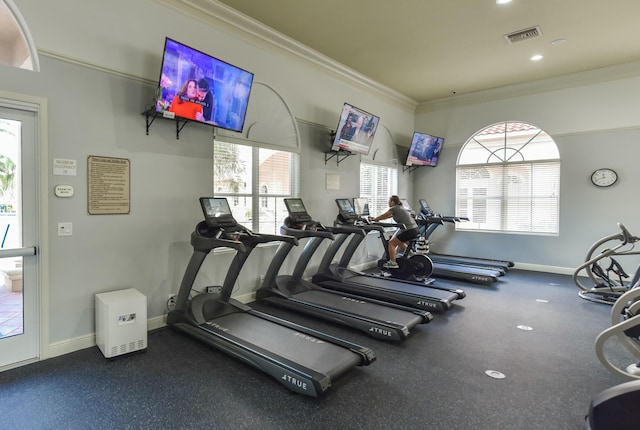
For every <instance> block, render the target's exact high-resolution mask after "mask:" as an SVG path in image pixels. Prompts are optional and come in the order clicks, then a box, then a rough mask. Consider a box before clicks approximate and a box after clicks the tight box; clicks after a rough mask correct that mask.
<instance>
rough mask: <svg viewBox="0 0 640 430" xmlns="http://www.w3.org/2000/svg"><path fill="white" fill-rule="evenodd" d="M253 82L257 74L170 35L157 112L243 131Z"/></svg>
mask: <svg viewBox="0 0 640 430" xmlns="http://www.w3.org/2000/svg"><path fill="white" fill-rule="evenodd" d="M252 84H253V73H251V72H247V71H246V70H243V69H240V68H238V67H236V66H233V65H231V64H229V63H226V62H224V61H222V60H219V59H217V58H215V57H212V56H210V55H207V54H205V53H203V52H200V51H198V50H196V49H193V48H191V47H189V46H187V45H184V44H182V43H180V42H176V41H175V40H172V39H170V38H168V37H167V38H166V39H165V46H164V54H163V57H162V68H161V71H160V78H159V81H158V87H159V93H158V98H157V101H156V112H161V113H163V114H164V115H165V116H172V115H175V117H178V118H182V119H187V120H191V121H198V122H202V123H205V124H209V125H212V126H215V127H220V128H224V129H227V130H232V131H237V132H241V131H242V128H243V127H244V120H245V117H246V114H247V107H248V105H249V95H250V94H251V86H252ZM165 112H167V113H165Z"/></svg>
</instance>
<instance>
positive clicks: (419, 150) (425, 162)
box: [405, 131, 444, 167]
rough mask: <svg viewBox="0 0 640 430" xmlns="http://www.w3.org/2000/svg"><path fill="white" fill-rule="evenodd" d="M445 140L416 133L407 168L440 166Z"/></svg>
mask: <svg viewBox="0 0 640 430" xmlns="http://www.w3.org/2000/svg"><path fill="white" fill-rule="evenodd" d="M443 143H444V139H443V138H442V137H436V136H431V135H430V134H426V133H420V132H417V131H416V132H414V133H413V139H412V140H411V147H410V148H409V154H408V155H407V161H406V162H405V165H406V166H431V167H435V166H436V164H438V158H439V157H440V151H441V150H442V144H443Z"/></svg>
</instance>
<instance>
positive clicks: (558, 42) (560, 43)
mask: <svg viewBox="0 0 640 430" xmlns="http://www.w3.org/2000/svg"><path fill="white" fill-rule="evenodd" d="M566 41H567V39H556V40H552V41H551V44H552V45H562V44H563V43H564V42H566Z"/></svg>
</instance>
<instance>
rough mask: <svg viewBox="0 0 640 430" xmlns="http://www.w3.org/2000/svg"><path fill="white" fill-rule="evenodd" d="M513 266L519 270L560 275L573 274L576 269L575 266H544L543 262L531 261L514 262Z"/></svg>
mask: <svg viewBox="0 0 640 430" xmlns="http://www.w3.org/2000/svg"><path fill="white" fill-rule="evenodd" d="M513 268H514V269H519V270H530V271H532V272H547V273H557V274H559V275H573V272H575V271H576V269H575V267H558V266H544V265H541V264H529V263H514V265H513Z"/></svg>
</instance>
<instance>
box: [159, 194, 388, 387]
mask: <svg viewBox="0 0 640 430" xmlns="http://www.w3.org/2000/svg"><path fill="white" fill-rule="evenodd" d="M200 204H201V207H202V210H203V212H204V215H205V219H206V221H203V222H200V223H199V224H198V225H197V226H196V229H195V231H194V232H193V233H192V234H191V245H192V246H193V255H192V256H191V259H190V261H189V264H188V266H187V268H186V271H185V274H184V277H183V279H182V283H181V285H180V289H179V291H178V296H177V298H176V305H175V308H174V309H173V310H172V311H170V312H169V314H168V315H167V325H168V326H170V327H172V328H174V329H176V330H178V331H181V332H184V333H186V334H188V335H190V336H193V337H194V338H196V339H198V340H200V341H202V342H205V343H207V344H209V345H211V346H213V347H214V348H217V349H219V350H222V351H224V352H226V353H228V354H229V355H231V356H233V357H235V358H238V359H240V360H242V361H244V362H245V363H247V364H249V365H251V366H253V367H255V368H257V369H260V370H262V371H263V372H265V373H267V374H268V375H270V376H272V377H273V378H275V379H276V380H277V381H278V382H280V383H281V384H282V385H284V386H285V387H286V388H288V389H289V390H291V391H293V392H296V393H300V394H303V395H307V396H310V397H318V396H320V395H321V394H322V393H324V392H326V391H327V390H328V389H329V388H330V387H331V384H332V381H334V380H335V379H336V378H339V377H340V376H341V375H343V374H345V373H346V372H348V371H349V370H351V369H352V368H353V367H355V366H366V365H369V364H371V363H372V362H373V361H374V360H375V358H376V357H375V354H374V353H373V351H371V350H370V349H369V348H366V347H363V346H360V345H356V344H354V343H351V342H348V341H346V340H342V339H340V338H337V337H333V336H330V335H328V334H325V333H322V332H319V331H316V330H313V329H310V328H307V327H304V326H301V325H299V324H295V323H292V322H290V321H286V320H283V319H280V318H276V317H274V316H271V315H268V314H265V313H262V312H259V311H256V310H254V309H252V308H251V307H249V306H246V305H244V304H242V303H240V302H239V301H237V300H234V299H232V298H231V293H232V290H233V286H234V284H235V282H236V279H237V277H238V274H239V273H240V270H241V269H242V266H243V265H244V263H245V262H246V260H247V258H248V257H249V254H250V253H251V251H252V250H253V249H254V248H255V247H256V246H257V245H258V244H260V243H266V242H271V241H283V242H290V243H296V242H297V239H296V238H294V237H289V236H278V235H264V234H256V233H253V232H251V231H250V230H248V229H247V228H245V227H243V226H241V225H239V224H238V223H237V222H236V220H235V219H234V218H233V215H232V214H231V209H230V207H229V204H228V202H227V200H226V198H214V197H202V198H200ZM223 247H225V248H230V249H232V250H234V251H235V256H234V258H233V261H232V262H231V264H230V266H229V269H228V271H227V275H226V277H225V279H224V283H223V285H222V287H221V288H220V291H219V292H215V293H199V294H196V295H195V296H193V298H190V295H191V293H192V289H193V283H194V281H195V278H196V276H197V274H198V271H199V270H200V267H201V266H202V263H203V262H204V260H205V258H206V257H207V255H208V254H209V253H210V252H211V251H212V250H214V249H217V248H223Z"/></svg>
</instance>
